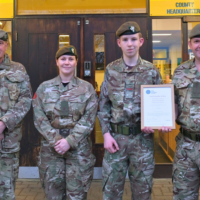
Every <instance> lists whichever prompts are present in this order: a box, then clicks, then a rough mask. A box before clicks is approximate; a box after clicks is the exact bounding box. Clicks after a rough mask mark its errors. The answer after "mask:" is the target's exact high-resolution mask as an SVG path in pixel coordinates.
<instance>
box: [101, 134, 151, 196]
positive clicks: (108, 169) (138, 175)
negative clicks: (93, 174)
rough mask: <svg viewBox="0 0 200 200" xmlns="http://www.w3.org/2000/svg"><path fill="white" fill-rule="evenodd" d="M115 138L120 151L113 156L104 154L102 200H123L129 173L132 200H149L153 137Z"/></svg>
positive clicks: (145, 135) (115, 136) (140, 135)
mask: <svg viewBox="0 0 200 200" xmlns="http://www.w3.org/2000/svg"><path fill="white" fill-rule="evenodd" d="M112 135H113V137H114V139H115V140H116V142H117V143H118V145H119V151H117V152H116V153H114V154H111V153H109V152H108V151H105V155H104V159H103V172H102V173H103V180H102V187H103V200H122V196H123V190H124V183H125V178H126V173H127V170H128V175H129V179H130V184H131V191H132V198H131V199H132V200H150V199H151V191H152V185H153V178H152V175H153V172H154V167H155V161H154V156H153V152H154V151H153V134H144V133H140V134H138V135H136V136H133V135H130V136H124V135H121V134H112Z"/></svg>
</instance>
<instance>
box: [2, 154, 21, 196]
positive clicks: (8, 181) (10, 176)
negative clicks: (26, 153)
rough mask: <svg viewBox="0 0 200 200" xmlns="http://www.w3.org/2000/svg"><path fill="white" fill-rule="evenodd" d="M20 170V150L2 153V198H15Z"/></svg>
mask: <svg viewBox="0 0 200 200" xmlns="http://www.w3.org/2000/svg"><path fill="white" fill-rule="evenodd" d="M18 172H19V152H17V153H7V154H5V153H0V199H2V200H15V181H16V179H17V177H18Z"/></svg>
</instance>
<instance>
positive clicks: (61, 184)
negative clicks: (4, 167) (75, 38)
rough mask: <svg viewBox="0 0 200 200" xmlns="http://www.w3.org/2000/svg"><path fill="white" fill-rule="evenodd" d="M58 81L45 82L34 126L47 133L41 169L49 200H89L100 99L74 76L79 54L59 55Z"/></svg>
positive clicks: (72, 51)
mask: <svg viewBox="0 0 200 200" xmlns="http://www.w3.org/2000/svg"><path fill="white" fill-rule="evenodd" d="M56 62H57V66H58V68H59V76H57V77H56V78H54V79H52V80H49V81H46V82H43V83H42V84H41V85H40V86H39V88H38V89H37V91H36V93H35V95H34V98H33V99H34V100H33V109H34V123H35V126H36V128H37V130H38V131H39V132H40V133H41V134H42V136H43V139H42V143H41V149H40V155H39V157H38V167H39V172H40V179H41V182H42V186H43V188H44V190H45V194H46V198H47V199H48V200H50V199H52V200H64V199H67V200H86V199H87V192H88V190H89V187H90V185H91V181H92V175H93V168H94V164H95V157H94V155H93V154H92V149H91V147H92V146H91V141H90V133H91V132H92V130H93V127H94V123H95V119H96V112H97V105H98V101H97V97H96V92H95V90H94V88H93V86H92V85H91V84H90V83H88V82H86V81H83V80H81V79H79V78H77V77H75V76H74V70H75V67H76V65H77V54H76V49H75V48H74V47H73V46H67V47H63V48H61V49H59V50H58V52H57V53H56Z"/></svg>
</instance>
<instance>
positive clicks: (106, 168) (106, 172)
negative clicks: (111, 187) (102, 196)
mask: <svg viewBox="0 0 200 200" xmlns="http://www.w3.org/2000/svg"><path fill="white" fill-rule="evenodd" d="M112 170H113V169H112V167H111V166H110V165H109V164H108V162H107V161H106V160H105V158H104V159H103V164H102V190H103V191H104V189H105V186H106V183H107V181H108V179H109V177H110V175H111V173H112Z"/></svg>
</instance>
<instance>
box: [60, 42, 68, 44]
mask: <svg viewBox="0 0 200 200" xmlns="http://www.w3.org/2000/svg"><path fill="white" fill-rule="evenodd" d="M59 43H60V44H69V42H59Z"/></svg>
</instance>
